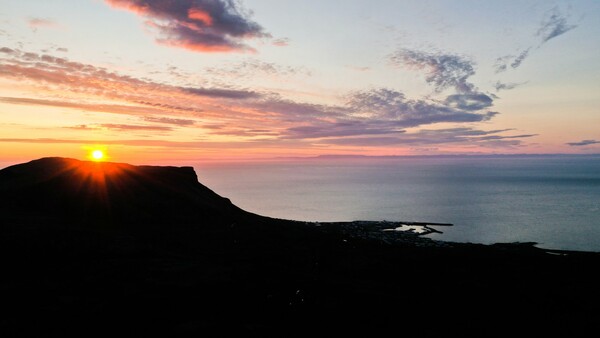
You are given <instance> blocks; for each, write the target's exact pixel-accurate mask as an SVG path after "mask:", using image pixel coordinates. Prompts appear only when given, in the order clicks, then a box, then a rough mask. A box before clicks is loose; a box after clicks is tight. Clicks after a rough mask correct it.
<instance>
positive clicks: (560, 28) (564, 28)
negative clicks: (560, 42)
mask: <svg viewBox="0 0 600 338" xmlns="http://www.w3.org/2000/svg"><path fill="white" fill-rule="evenodd" d="M576 27H577V25H572V24H569V23H567V17H566V16H564V15H563V14H562V13H561V12H560V10H559V9H558V7H554V8H553V9H552V10H550V11H549V12H548V14H547V15H546V17H545V18H544V20H543V21H542V25H541V27H540V28H539V29H538V31H537V36H539V37H541V38H542V43H545V42H547V41H548V40H550V39H554V38H555V37H557V36H560V35H562V34H564V33H566V32H568V31H570V30H572V29H573V28H576Z"/></svg>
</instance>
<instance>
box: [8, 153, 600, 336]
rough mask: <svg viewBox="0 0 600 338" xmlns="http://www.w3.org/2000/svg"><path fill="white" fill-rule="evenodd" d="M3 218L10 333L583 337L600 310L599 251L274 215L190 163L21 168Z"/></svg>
mask: <svg viewBox="0 0 600 338" xmlns="http://www.w3.org/2000/svg"><path fill="white" fill-rule="evenodd" d="M281 193H282V194H285V191H282V192H281ZM340 217H343V215H340ZM0 222H1V223H0V257H1V258H0V269H1V270H0V271H1V272H2V273H1V275H2V277H0V291H1V292H2V296H3V298H2V302H0V313H1V314H3V315H1V316H0V336H3V337H50V336H52V337H54V336H62V337H65V336H73V337H75V336H77V337H81V336H85V337H94V336H98V337H100V336H102V337H105V336H107V335H124V336H130V337H135V336H141V337H192V336H193V337H197V336H208V337H231V336H240V335H244V336H257V337H305V336H307V335H311V336H322V335H336V336H338V335H349V334H353V335H357V334H358V335H361V336H365V337H371V336H373V337H375V336H383V335H386V336H387V335H390V334H394V335H407V336H411V337H428V336H431V337H433V336H436V337H439V336H441V335H459V334H460V335H463V336H464V335H467V336H475V335H476V336H486V337H494V336H506V335H511V336H514V335H517V336H527V335H530V336H539V335H542V334H553V335H556V334H558V335H568V336H570V337H574V336H578V335H580V334H581V335H584V334H585V335H589V334H590V333H589V332H590V331H589V330H591V329H595V328H596V321H597V318H598V315H599V314H600V307H598V304H600V291H599V288H598V287H597V286H598V285H599V283H600V277H599V276H598V274H597V273H596V271H595V267H596V266H598V265H599V264H600V253H592V252H571V251H557V250H544V249H541V248H538V247H536V246H535V245H534V244H533V243H497V244H493V245H482V244H472V243H450V242H439V241H433V240H430V239H428V238H425V237H421V236H419V235H417V234H413V233H397V232H384V231H381V230H382V229H381V224H380V223H378V222H343V223H342V222H339V223H306V222H298V221H293V220H282V219H274V218H270V217H267V216H263V215H256V214H253V213H250V212H247V211H245V210H242V209H240V208H238V207H237V206H235V205H234V204H232V203H231V201H229V200H228V199H227V198H224V197H222V196H219V195H218V194H217V193H215V192H214V191H212V190H210V189H209V188H208V187H206V186H204V185H202V184H201V183H200V182H199V181H198V178H197V176H196V174H195V172H194V170H193V169H192V168H191V167H158V166H133V165H129V164H123V163H103V162H88V161H79V160H75V159H68V158H59V157H49V158H41V159H38V160H34V161H31V162H28V163H23V164H18V165H14V166H10V167H7V168H4V169H2V170H0Z"/></svg>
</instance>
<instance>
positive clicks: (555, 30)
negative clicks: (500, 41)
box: [494, 7, 577, 73]
mask: <svg viewBox="0 0 600 338" xmlns="http://www.w3.org/2000/svg"><path fill="white" fill-rule="evenodd" d="M576 27H577V25H575V24H570V23H568V16H567V15H565V14H564V13H562V12H561V11H560V9H559V8H558V7H554V8H552V9H551V10H549V11H548V12H547V13H546V16H545V17H544V18H543V20H542V22H541V24H540V27H539V28H538V30H537V32H536V33H535V36H537V37H538V38H539V39H540V41H539V43H538V44H537V46H535V45H534V46H530V47H527V48H525V49H523V50H521V51H520V52H519V53H518V54H517V55H512V54H511V55H505V56H502V57H499V58H498V59H496V63H495V66H494V67H495V69H496V73H501V72H504V71H506V70H507V69H508V66H510V67H511V68H513V69H516V68H518V67H520V66H521V64H522V63H523V61H525V59H526V58H527V57H529V54H530V51H531V50H532V49H533V48H534V47H535V48H536V49H537V48H540V47H541V46H542V45H544V44H545V43H546V42H548V41H549V40H551V39H554V38H556V37H557V36H560V35H563V34H565V33H566V32H568V31H570V30H572V29H574V28H576Z"/></svg>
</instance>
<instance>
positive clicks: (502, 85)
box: [494, 81, 524, 92]
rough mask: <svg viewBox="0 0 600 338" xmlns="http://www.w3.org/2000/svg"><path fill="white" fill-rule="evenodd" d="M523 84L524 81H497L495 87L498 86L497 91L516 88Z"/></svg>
mask: <svg viewBox="0 0 600 338" xmlns="http://www.w3.org/2000/svg"><path fill="white" fill-rule="evenodd" d="M522 84H524V82H523V83H501V82H500V81H496V84H495V85H494V87H495V88H496V91H497V92H499V91H501V90H509V89H514V88H516V87H518V86H520V85H522Z"/></svg>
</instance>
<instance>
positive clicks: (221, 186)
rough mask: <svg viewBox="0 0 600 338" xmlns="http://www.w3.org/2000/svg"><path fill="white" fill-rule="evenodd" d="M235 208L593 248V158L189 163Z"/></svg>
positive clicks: (597, 167)
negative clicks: (405, 223)
mask: <svg viewBox="0 0 600 338" xmlns="http://www.w3.org/2000/svg"><path fill="white" fill-rule="evenodd" d="M194 168H195V170H196V173H197V174H198V179H199V181H200V182H201V183H203V184H204V185H206V186H208V187H209V188H211V189H212V190H214V191H215V192H216V193H218V194H219V195H221V196H224V197H227V198H229V199H231V201H232V202H233V203H234V204H236V205H237V206H239V207H241V208H242V209H245V210H247V211H250V212H254V213H257V214H261V215H265V216H270V217H275V218H284V219H294V220H302V221H311V222H316V221H321V222H328V221H353V220H369V221H382V220H386V221H398V222H401V221H412V222H435V223H452V224H453V226H452V227H436V229H438V230H440V231H442V232H443V233H442V234H430V235H427V236H428V237H430V238H433V239H439V240H445V241H453V242H471V243H482V244H491V243H507V242H536V243H537V246H539V247H542V248H548V249H560V250H581V251H598V252H600V156H598V155H596V156H593V155H588V156H568V155H553V156H496V157H494V156H470V157H391V158H368V157H365V158H361V157H356V158H347V157H323V158H315V159H281V160H276V161H262V162H248V163H197V164H195V165H194Z"/></svg>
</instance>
